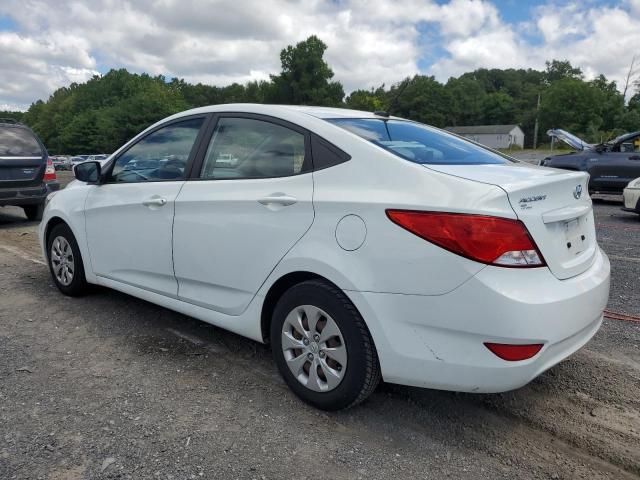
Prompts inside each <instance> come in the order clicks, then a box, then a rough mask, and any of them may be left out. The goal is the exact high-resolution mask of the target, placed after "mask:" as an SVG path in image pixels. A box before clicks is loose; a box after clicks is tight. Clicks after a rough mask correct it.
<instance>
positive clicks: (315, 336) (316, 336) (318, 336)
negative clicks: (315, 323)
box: [313, 333, 320, 342]
mask: <svg viewBox="0 0 640 480" xmlns="http://www.w3.org/2000/svg"><path fill="white" fill-rule="evenodd" d="M313 340H314V341H316V342H318V341H320V335H318V334H317V333H316V334H315V335H314V336H313Z"/></svg>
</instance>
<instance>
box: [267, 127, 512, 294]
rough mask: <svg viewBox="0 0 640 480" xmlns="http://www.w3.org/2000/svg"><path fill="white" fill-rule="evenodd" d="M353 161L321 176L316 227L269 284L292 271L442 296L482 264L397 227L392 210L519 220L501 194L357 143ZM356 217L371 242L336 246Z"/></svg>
mask: <svg viewBox="0 0 640 480" xmlns="http://www.w3.org/2000/svg"><path fill="white" fill-rule="evenodd" d="M341 148H343V150H345V151H347V152H348V153H349V154H350V155H351V156H352V159H351V160H349V161H347V162H346V163H343V164H340V165H337V166H335V167H331V168H327V169H324V170H320V171H317V172H314V174H313V179H314V198H313V203H314V209H315V214H316V217H315V220H314V223H313V225H312V227H311V228H310V230H309V231H308V232H307V234H306V235H305V236H304V237H303V238H302V239H301V240H300V241H299V242H298V243H297V244H296V246H295V247H294V248H293V249H291V251H290V252H289V253H288V254H287V255H286V256H285V258H284V259H283V260H282V261H281V262H280V264H279V265H278V266H277V267H276V269H275V270H274V272H273V273H272V275H271V276H270V278H269V280H268V281H267V282H266V284H267V285H270V284H271V283H272V282H274V281H276V280H277V279H278V278H280V277H281V276H282V275H284V274H286V273H289V272H292V271H299V270H305V271H309V270H310V271H312V272H313V273H317V274H319V275H322V276H324V277H326V278H328V279H329V280H331V281H333V282H334V283H336V284H337V285H338V286H339V287H340V288H342V289H344V290H357V291H369V292H385V293H402V294H416V295H442V294H444V293H447V292H449V291H451V290H453V289H455V288H457V287H458V286H459V285H461V284H463V283H464V282H465V281H466V280H468V279H469V278H470V277H472V276H473V275H475V274H477V273H478V272H479V271H480V270H482V269H483V268H484V265H483V264H480V263H477V262H474V261H471V260H468V259H466V258H463V257H460V256H458V255H454V254H452V253H450V252H448V251H446V250H443V249H441V248H440V247H437V246H435V245H433V244H431V243H429V242H427V241H425V240H423V239H421V238H419V237H417V236H415V235H413V234H411V233H410V232H408V231H406V230H404V229H402V228H401V227H399V226H398V225H395V224H394V223H392V222H391V221H390V220H389V219H388V218H387V216H386V210H387V209H410V210H433V211H455V212H463V213H484V214H493V215H497V216H502V217H508V218H516V217H515V213H514V212H513V210H512V208H511V206H510V204H509V202H508V199H507V196H506V194H505V193H504V192H503V191H502V190H501V189H500V188H498V187H495V186H492V185H486V184H482V183H478V182H473V181H469V180H465V179H461V178H457V177H453V176H451V175H446V174H441V173H439V172H434V171H431V170H428V169H426V168H424V167H423V166H421V165H418V164H413V163H411V162H408V161H406V160H403V159H400V158H398V157H396V156H395V155H393V154H391V153H388V152H385V151H383V150H381V149H379V148H378V147H375V146H374V145H371V144H368V143H367V142H365V141H361V140H360V139H359V138H357V137H355V140H354V141H353V142H351V144H350V145H341ZM346 215H357V216H359V217H360V218H361V219H362V220H363V221H364V224H365V227H366V237H365V240H364V242H363V243H362V245H361V246H360V247H359V248H358V249H356V250H352V251H348V250H345V249H343V248H342V247H341V246H340V245H339V244H338V242H337V240H336V227H337V225H338V222H339V221H340V220H341V219H342V218H343V217H345V216H346Z"/></svg>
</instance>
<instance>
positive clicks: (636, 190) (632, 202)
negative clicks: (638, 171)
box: [622, 178, 640, 214]
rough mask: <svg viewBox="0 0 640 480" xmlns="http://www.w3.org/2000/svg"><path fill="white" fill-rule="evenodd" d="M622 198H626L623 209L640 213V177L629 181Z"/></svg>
mask: <svg viewBox="0 0 640 480" xmlns="http://www.w3.org/2000/svg"><path fill="white" fill-rule="evenodd" d="M622 198H623V199H624V207H622V210H624V211H625V212H632V213H638V214H640V178H636V179H635V180H632V181H630V182H629V185H627V188H625V189H624V191H623V192H622Z"/></svg>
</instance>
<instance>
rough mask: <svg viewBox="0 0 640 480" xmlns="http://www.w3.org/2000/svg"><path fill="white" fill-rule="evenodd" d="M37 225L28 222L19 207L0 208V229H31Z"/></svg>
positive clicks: (36, 223)
mask: <svg viewBox="0 0 640 480" xmlns="http://www.w3.org/2000/svg"><path fill="white" fill-rule="evenodd" d="M39 223H40V222H32V221H30V220H28V219H27V217H26V216H25V214H24V212H23V211H22V209H21V208H19V207H1V208H0V229H9V228H24V227H32V226H36V225H38V224H39Z"/></svg>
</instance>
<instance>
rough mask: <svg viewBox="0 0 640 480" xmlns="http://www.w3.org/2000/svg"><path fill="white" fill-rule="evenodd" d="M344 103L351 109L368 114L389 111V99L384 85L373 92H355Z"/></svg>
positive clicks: (372, 90)
mask: <svg viewBox="0 0 640 480" xmlns="http://www.w3.org/2000/svg"><path fill="white" fill-rule="evenodd" d="M344 103H345V105H346V106H347V107H349V108H353V109H355V110H364V111H368V112H375V111H377V110H383V111H386V110H387V109H388V98H387V92H385V90H384V85H381V86H380V87H378V88H377V89H375V90H374V89H373V88H372V89H371V90H354V91H353V92H351V94H350V95H349V96H348V97H347V98H346V99H345V101H344Z"/></svg>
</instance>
